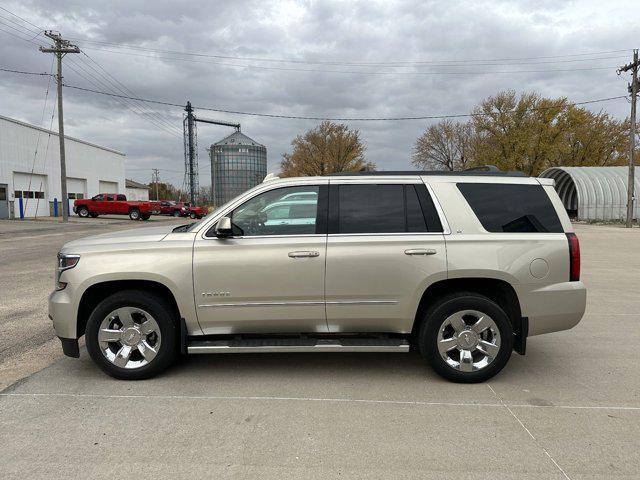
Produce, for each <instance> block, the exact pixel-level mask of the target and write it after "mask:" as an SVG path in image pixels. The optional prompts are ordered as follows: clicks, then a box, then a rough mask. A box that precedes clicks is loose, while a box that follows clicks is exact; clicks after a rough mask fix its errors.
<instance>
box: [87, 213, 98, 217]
mask: <svg viewBox="0 0 640 480" xmlns="http://www.w3.org/2000/svg"><path fill="white" fill-rule="evenodd" d="M89 215H90V216H91V218H98V214H97V213H90V214H89Z"/></svg>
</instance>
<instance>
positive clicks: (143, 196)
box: [124, 178, 149, 202]
mask: <svg viewBox="0 0 640 480" xmlns="http://www.w3.org/2000/svg"><path fill="white" fill-rule="evenodd" d="M124 183H125V186H126V188H127V191H126V195H127V200H137V201H141V202H147V201H149V187H148V186H147V185H145V184H144V183H140V182H136V181H134V180H129V179H128V178H126V179H125V181H124Z"/></svg>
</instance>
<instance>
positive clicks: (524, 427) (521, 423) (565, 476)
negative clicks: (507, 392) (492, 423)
mask: <svg viewBox="0 0 640 480" xmlns="http://www.w3.org/2000/svg"><path fill="white" fill-rule="evenodd" d="M486 385H487V387H489V390H491V393H492V394H493V396H494V397H496V400H498V402H500V403H501V404H502V406H503V407H504V408H506V409H507V411H508V412H509V413H510V414H511V416H512V417H513V418H515V419H516V421H517V422H518V423H519V424H520V426H521V427H522V428H523V430H524V431H525V432H527V434H528V435H529V436H530V437H531V439H532V440H533V442H534V443H535V444H536V445H537V446H538V448H540V449H541V450H542V451H543V452H544V454H545V455H546V456H547V457H548V458H549V460H551V462H552V463H553V464H554V465H555V466H556V468H557V469H558V470H559V471H560V473H562V475H564V478H566V479H567V480H571V477H569V475H567V472H565V471H564V470H563V469H562V467H561V466H560V465H559V464H558V462H556V460H555V459H554V458H553V457H552V456H551V454H550V453H549V451H548V450H547V449H546V448H544V446H543V445H542V444H541V443H540V441H539V440H538V439H537V438H536V437H535V435H534V434H533V433H531V430H529V429H528V428H527V426H526V425H525V424H524V423H523V422H522V420H520V418H519V417H518V416H517V415H516V414H515V413H514V411H513V410H512V409H511V407H509V405H507V404H506V403H505V402H504V400H502V397H501V396H500V395H498V394H497V393H496V391H495V390H494V389H493V387H492V386H491V385H489V384H488V383H487V384H486Z"/></svg>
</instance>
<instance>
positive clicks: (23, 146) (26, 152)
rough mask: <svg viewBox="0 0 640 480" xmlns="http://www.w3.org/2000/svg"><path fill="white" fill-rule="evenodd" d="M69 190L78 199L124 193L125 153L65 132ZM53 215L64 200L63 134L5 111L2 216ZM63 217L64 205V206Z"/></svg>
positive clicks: (0, 136) (1, 124)
mask: <svg viewBox="0 0 640 480" xmlns="http://www.w3.org/2000/svg"><path fill="white" fill-rule="evenodd" d="M65 139H66V141H65V153H66V155H65V156H66V165H67V192H68V195H69V199H70V201H71V204H72V203H73V199H75V198H87V197H91V196H93V195H97V194H98V193H103V192H108V193H124V192H125V178H124V160H125V156H124V154H123V153H120V152H118V151H116V150H112V149H110V148H106V147H101V146H99V145H95V144H93V143H89V142H86V141H84V140H79V139H77V138H73V137H69V136H65ZM21 197H22V204H23V212H24V216H25V217H45V216H50V215H53V210H54V207H53V205H54V201H55V200H57V201H58V202H60V201H61V185H60V148H59V143H58V134H57V133H56V132H53V131H49V130H46V129H44V128H40V127H37V126H35V125H31V124H28V123H25V122H21V121H18V120H14V119H12V118H7V117H3V116H1V115H0V218H15V217H19V215H20V213H19V212H20V207H19V201H20V200H19V199H20V198H21ZM59 212H60V213H59V214H60V215H62V206H61V205H60V206H59Z"/></svg>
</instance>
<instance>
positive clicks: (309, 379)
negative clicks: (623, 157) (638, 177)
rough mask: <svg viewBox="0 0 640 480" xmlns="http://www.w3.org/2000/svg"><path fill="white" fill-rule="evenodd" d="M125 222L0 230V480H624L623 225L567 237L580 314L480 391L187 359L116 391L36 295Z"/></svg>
mask: <svg viewBox="0 0 640 480" xmlns="http://www.w3.org/2000/svg"><path fill="white" fill-rule="evenodd" d="M131 223H133V222H128V223H127V224H124V223H119V224H105V225H100V226H98V225H91V226H90V227H85V226H84V224H83V225H80V227H78V226H77V225H74V226H73V227H67V229H65V230H62V231H61V230H59V229H57V230H51V231H48V232H49V233H48V234H51V235H54V234H56V235H57V234H58V233H61V232H62V235H59V236H49V237H42V238H40V236H43V235H45V234H47V233H42V232H40V233H39V234H38V233H34V232H31V233H28V232H27V233H25V232H24V231H21V233H16V232H13V233H12V234H11V235H7V234H5V235H2V234H0V259H1V260H2V262H1V264H0V282H1V283H0V290H1V291H2V292H8V294H3V299H2V303H1V304H0V313H1V317H0V319H1V326H2V329H3V335H2V339H1V342H2V343H1V344H0V382H3V384H4V385H7V388H5V389H4V390H3V391H2V392H0V438H2V439H3V441H2V442H0V460H1V461H0V478H26V477H33V478H40V477H47V478H60V477H67V478H68V477H91V478H116V477H117V478H122V477H126V476H130V475H135V476H136V477H138V478H149V477H154V476H156V477H157V476H162V477H163V478H168V477H173V478H199V477H207V478H256V477H259V478H328V477H332V478H335V477H340V478H427V479H428V478H455V477H460V478H465V479H486V478H492V479H541V478H544V479H547V478H549V479H567V478H570V479H604V478H616V479H619V478H622V479H625V478H626V479H637V478H639V477H640V450H639V449H638V440H637V439H638V429H639V427H640V375H639V374H638V365H640V349H639V348H638V347H637V346H638V345H639V344H640V329H639V328H638V326H639V323H640V313H639V312H640V296H639V295H638V292H639V291H640V274H638V272H640V231H639V230H638V229H637V228H636V229H632V230H626V229H623V228H618V227H612V226H590V225H589V226H587V225H577V226H576V231H577V233H578V235H579V237H580V241H581V247H582V265H583V267H582V272H583V273H582V278H583V280H584V282H585V283H586V285H587V288H588V306H587V313H586V315H585V317H584V319H583V320H582V322H581V323H580V324H579V325H578V326H577V327H575V328H574V329H573V330H570V331H567V332H561V333H555V334H550V335H542V336H538V337H533V338H530V339H529V343H528V348H527V355H526V356H525V357H521V356H519V355H517V354H514V355H513V357H512V359H511V361H510V363H509V364H508V365H507V367H506V368H505V369H504V370H503V372H502V373H501V374H499V375H498V376H497V377H495V378H493V379H492V380H491V381H489V382H487V383H485V384H478V385H458V384H452V383H448V382H446V381H444V380H442V379H440V378H439V377H437V376H436V375H435V374H434V373H433V372H432V371H431V370H430V369H429V368H428V367H427V366H426V365H425V364H424V362H423V361H422V360H421V359H420V357H419V356H418V355H417V354H413V353H411V354H325V355H320V354H288V355H284V354H277V355H275V354H271V355H260V354H253V355H239V354H238V355H216V356H191V357H189V358H188V359H187V360H185V361H182V362H181V363H180V364H178V365H177V366H176V367H174V368H172V369H171V370H170V371H169V372H168V373H166V374H164V375H162V376H160V377H158V378H155V379H151V380H146V381H141V382H122V381H117V380H114V379H111V378H109V377H107V376H105V375H104V374H102V373H101V372H100V371H99V370H98V369H97V368H96V367H94V366H93V364H92V363H91V361H90V359H89V358H88V355H87V353H86V351H85V350H84V349H83V350H82V351H81V358H80V359H79V360H75V359H68V358H61V357H60V356H59V346H58V345H57V344H56V343H55V342H57V340H56V341H55V342H54V341H51V340H50V338H51V336H52V335H53V333H52V330H51V326H50V323H49V321H48V320H47V318H46V295H47V293H48V291H49V290H50V289H51V288H52V285H53V257H54V256H55V252H56V251H57V249H58V248H59V247H60V246H61V245H62V243H64V242H65V241H68V240H70V239H72V238H77V237H79V236H83V235H87V234H89V233H91V232H95V233H98V229H102V230H100V231H106V230H108V229H110V228H111V229H115V228H129V227H131ZM134 226H139V224H134ZM1 228H2V226H0V229H1ZM82 228H85V230H86V229H90V230H91V232H87V231H85V230H82ZM0 232H2V230H0ZM39 235H40V236H39ZM26 237H31V238H29V239H28V241H27V238H26ZM5 332H8V334H5ZM49 344H50V345H51V347H50V348H49V349H46V348H44V347H43V346H46V345H49ZM43 348H44V350H43ZM43 352H44V353H43ZM24 365H29V366H30V367H29V369H27V370H33V371H35V370H38V369H40V371H38V372H36V373H31V371H28V372H26V371H25V369H24V368H23V366H24ZM22 374H24V375H26V376H24V378H22V379H21V380H19V381H17V382H16V383H12V382H13V381H14V380H15V379H16V378H19V377H20V376H22ZM8 384H11V385H8Z"/></svg>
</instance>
